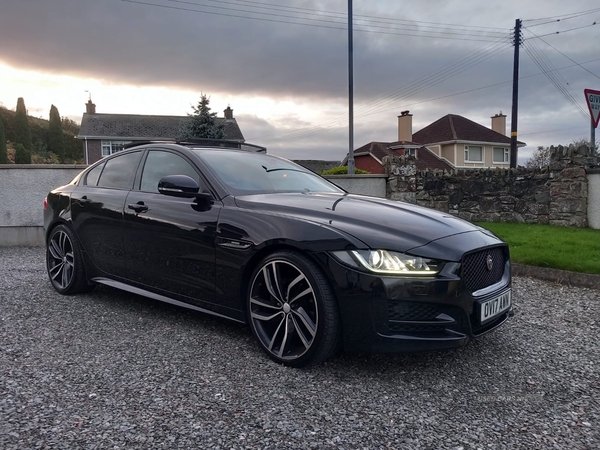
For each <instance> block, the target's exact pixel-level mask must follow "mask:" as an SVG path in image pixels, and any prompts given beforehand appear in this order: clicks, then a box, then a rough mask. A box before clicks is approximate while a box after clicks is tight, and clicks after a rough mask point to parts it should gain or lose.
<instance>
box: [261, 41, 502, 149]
mask: <svg viewBox="0 0 600 450" xmlns="http://www.w3.org/2000/svg"><path fill="white" fill-rule="evenodd" d="M509 47H510V46H509V45H507V46H506V47H504V48H499V49H496V50H495V51H494V52H492V53H491V54H489V55H486V56H484V57H483V58H482V57H478V58H477V59H475V60H473V61H470V62H469V63H467V65H463V66H458V67H452V66H451V67H448V68H446V69H444V70H442V71H441V72H440V71H438V72H434V73H432V74H430V75H429V76H427V77H425V78H424V79H420V81H417V82H415V83H413V84H412V85H409V86H407V87H406V88H404V89H402V90H400V91H398V92H396V93H394V94H392V95H391V96H390V95H388V96H384V97H383V98H382V99H380V100H377V101H371V102H369V103H370V104H367V105H363V106H362V107H361V108H358V109H357V113H356V114H355V117H356V118H360V117H365V116H367V115H370V114H373V113H374V112H379V110H377V111H375V109H376V108H381V107H383V106H384V105H386V104H389V103H391V102H393V101H397V100H398V99H400V98H409V97H411V96H413V95H415V94H417V93H419V92H422V91H424V90H426V89H428V88H430V87H432V86H435V85H437V84H439V83H441V82H443V81H445V80H447V79H449V78H451V77H453V76H455V75H457V74H458V73H460V72H463V71H465V70H467V69H469V68H471V67H473V66H474V65H476V64H479V63H480V62H483V61H485V60H486V59H488V58H490V57H492V56H494V54H496V53H499V52H500V51H503V50H505V49H507V48H509ZM373 111H374V112H373ZM343 121H345V116H340V117H339V118H337V119H332V120H330V121H328V122H325V123H323V124H321V125H320V126H318V127H310V128H308V129H300V130H296V131H292V132H290V133H284V134H280V135H275V136H267V137H262V138H261V141H263V142H265V141H266V142H285V141H295V140H298V139H303V138H306V137H308V136H311V135H314V134H318V133H321V132H323V131H327V130H329V129H332V128H334V127H335V126H336V125H338V124H340V123H341V122H343Z"/></svg>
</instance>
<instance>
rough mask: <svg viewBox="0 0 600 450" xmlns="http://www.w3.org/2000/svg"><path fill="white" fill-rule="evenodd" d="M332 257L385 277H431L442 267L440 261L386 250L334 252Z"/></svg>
mask: <svg viewBox="0 0 600 450" xmlns="http://www.w3.org/2000/svg"><path fill="white" fill-rule="evenodd" d="M334 255H335V256H336V257H337V258H338V259H340V260H341V261H343V262H345V263H347V264H348V263H350V264H351V265H355V266H357V265H356V263H355V261H356V262H358V263H359V264H360V265H361V266H362V267H363V268H365V269H367V270H368V271H369V272H374V273H380V274H387V275H408V276H412V275H429V276H433V275H435V274H437V273H438V272H439V271H440V270H441V266H442V263H441V262H440V261H436V260H432V259H425V258H421V257H419V256H411V255H406V254H404V253H398V252H390V251H387V250H352V251H351V252H334ZM352 263H354V264H352Z"/></svg>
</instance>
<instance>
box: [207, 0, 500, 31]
mask: <svg viewBox="0 0 600 450" xmlns="http://www.w3.org/2000/svg"><path fill="white" fill-rule="evenodd" d="M208 1H216V0H208ZM237 2H238V3H249V4H256V5H261V6H258V7H265V6H264V5H267V6H270V7H277V8H285V9H283V10H300V11H310V12H318V13H327V14H334V15H338V16H339V17H341V18H342V19H347V18H348V15H347V14H346V13H344V12H337V11H326V10H317V9H313V8H303V7H298V6H283V5H279V4H274V3H267V2H258V1H252V0H237ZM353 16H354V17H355V18H360V17H364V18H366V19H382V20H385V21H394V22H405V23H415V24H428V25H432V26H435V25H440V26H441V27H443V26H452V27H459V28H473V29H483V30H491V29H495V30H505V29H504V28H500V27H490V26H485V27H484V26H477V25H456V24H449V23H441V22H425V21H420V20H407V19H397V18H392V17H381V16H369V15H364V14H362V15H361V14H353Z"/></svg>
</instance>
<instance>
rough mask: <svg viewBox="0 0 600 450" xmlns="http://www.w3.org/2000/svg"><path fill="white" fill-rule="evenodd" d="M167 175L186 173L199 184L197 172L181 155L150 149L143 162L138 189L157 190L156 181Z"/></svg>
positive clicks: (145, 190)
mask: <svg viewBox="0 0 600 450" xmlns="http://www.w3.org/2000/svg"><path fill="white" fill-rule="evenodd" d="M167 175H187V176H188V177H191V178H193V179H194V180H196V183H198V184H199V185H200V177H199V176H198V172H196V170H194V168H193V167H192V165H191V164H190V163H189V162H187V161H186V160H185V159H183V158H182V157H181V156H179V155H176V154H174V153H171V152H165V151H161V150H151V151H150V152H149V153H148V157H147V158H146V163H145V164H144V171H143V173H142V184H141V186H140V190H142V191H144V192H158V182H159V181H160V179H161V178H162V177H166V176H167Z"/></svg>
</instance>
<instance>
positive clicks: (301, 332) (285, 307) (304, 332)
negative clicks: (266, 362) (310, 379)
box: [249, 260, 319, 361]
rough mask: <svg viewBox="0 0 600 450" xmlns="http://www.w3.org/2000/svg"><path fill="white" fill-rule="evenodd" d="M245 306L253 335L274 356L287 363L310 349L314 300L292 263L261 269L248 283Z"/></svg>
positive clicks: (315, 311) (314, 324)
mask: <svg viewBox="0 0 600 450" xmlns="http://www.w3.org/2000/svg"><path fill="white" fill-rule="evenodd" d="M249 306H250V319H251V321H252V326H253V327H254V329H255V331H256V335H257V337H258V338H259V340H260V341H261V343H262V344H263V346H264V347H265V349H266V350H267V351H268V352H269V353H271V354H272V355H273V356H274V357H276V358H278V359H282V360H287V361H290V360H294V359H297V358H300V357H301V356H302V355H304V354H305V353H306V352H308V350H310V348H311V346H312V344H313V342H314V340H315V336H316V334H317V329H318V326H319V311H318V307H317V299H316V297H315V291H314V289H313V287H312V286H311V283H310V281H309V280H308V278H307V277H306V275H305V274H304V273H303V272H302V270H300V269H299V268H298V267H296V266H295V265H294V264H291V263H290V262H288V261H283V260H272V261H269V262H267V263H266V264H265V265H264V266H262V268H261V269H260V270H259V271H258V272H257V273H256V275H255V277H254V280H253V282H252V287H251V289H250V299H249Z"/></svg>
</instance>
